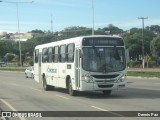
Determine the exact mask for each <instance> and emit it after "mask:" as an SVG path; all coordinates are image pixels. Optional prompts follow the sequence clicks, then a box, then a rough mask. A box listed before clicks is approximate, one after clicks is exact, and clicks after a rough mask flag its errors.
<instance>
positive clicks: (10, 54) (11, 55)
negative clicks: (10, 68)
mask: <svg viewBox="0 0 160 120" xmlns="http://www.w3.org/2000/svg"><path fill="white" fill-rule="evenodd" d="M14 57H15V55H14V54H13V53H6V55H5V58H7V59H8V61H12V60H13V58H14Z"/></svg>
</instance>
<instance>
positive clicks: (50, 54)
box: [48, 47, 53, 63]
mask: <svg viewBox="0 0 160 120" xmlns="http://www.w3.org/2000/svg"><path fill="white" fill-rule="evenodd" d="M52 51H53V48H52V47H50V48H48V62H49V63H51V62H52V61H53V59H52V58H53V53H52Z"/></svg>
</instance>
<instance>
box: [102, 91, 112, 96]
mask: <svg viewBox="0 0 160 120" xmlns="http://www.w3.org/2000/svg"><path fill="white" fill-rule="evenodd" d="M110 94H111V90H103V95H110Z"/></svg>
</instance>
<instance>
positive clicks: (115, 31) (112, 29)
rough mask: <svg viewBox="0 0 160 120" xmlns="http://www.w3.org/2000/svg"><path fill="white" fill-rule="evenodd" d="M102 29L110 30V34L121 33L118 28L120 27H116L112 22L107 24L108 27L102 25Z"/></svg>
mask: <svg viewBox="0 0 160 120" xmlns="http://www.w3.org/2000/svg"><path fill="white" fill-rule="evenodd" d="M103 31H104V32H107V31H108V32H110V34H111V35H114V34H121V33H123V30H122V29H120V28H118V27H116V26H114V25H112V24H109V25H108V27H104V28H103Z"/></svg>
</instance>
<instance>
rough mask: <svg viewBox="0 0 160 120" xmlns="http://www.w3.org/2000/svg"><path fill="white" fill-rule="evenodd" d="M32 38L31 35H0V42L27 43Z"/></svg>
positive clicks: (2, 33)
mask: <svg viewBox="0 0 160 120" xmlns="http://www.w3.org/2000/svg"><path fill="white" fill-rule="evenodd" d="M32 37H33V35H32V33H17V32H16V33H7V32H1V33H0V40H14V41H27V40H28V39H31V38H32Z"/></svg>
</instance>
